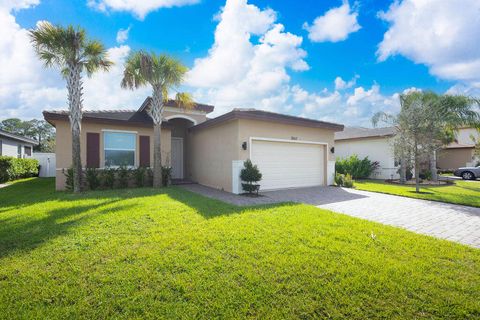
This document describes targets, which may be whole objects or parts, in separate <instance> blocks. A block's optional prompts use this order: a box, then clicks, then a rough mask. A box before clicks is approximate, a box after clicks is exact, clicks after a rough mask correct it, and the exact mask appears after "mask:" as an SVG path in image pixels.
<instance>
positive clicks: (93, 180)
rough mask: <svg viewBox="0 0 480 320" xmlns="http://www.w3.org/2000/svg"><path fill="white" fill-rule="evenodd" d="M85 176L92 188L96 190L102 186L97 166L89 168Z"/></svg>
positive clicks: (89, 186)
mask: <svg viewBox="0 0 480 320" xmlns="http://www.w3.org/2000/svg"><path fill="white" fill-rule="evenodd" d="M85 176H86V178H87V184H88V188H89V189H90V190H95V189H97V188H98V187H99V186H100V174H99V171H98V169H97V168H87V170H86V171H85Z"/></svg>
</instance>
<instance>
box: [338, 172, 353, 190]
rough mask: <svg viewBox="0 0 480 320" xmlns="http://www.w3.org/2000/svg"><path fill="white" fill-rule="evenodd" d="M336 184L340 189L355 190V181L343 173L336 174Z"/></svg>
mask: <svg viewBox="0 0 480 320" xmlns="http://www.w3.org/2000/svg"><path fill="white" fill-rule="evenodd" d="M335 184H336V185H337V186H339V187H345V188H353V179H352V176H351V175H350V174H349V173H347V174H342V173H338V172H337V173H335Z"/></svg>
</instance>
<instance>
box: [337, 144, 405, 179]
mask: <svg viewBox="0 0 480 320" xmlns="http://www.w3.org/2000/svg"><path fill="white" fill-rule="evenodd" d="M390 141H391V140H390V139H389V138H364V139H350V140H337V141H336V142H335V154H336V156H337V158H347V157H350V156H353V155H355V154H356V155H357V156H358V157H359V158H360V159H363V158H365V157H368V159H370V160H371V161H378V162H379V164H380V168H379V169H378V170H377V172H376V173H374V174H373V175H372V176H371V178H374V179H391V178H392V175H393V178H394V179H398V178H399V175H398V173H397V170H398V167H396V166H395V157H394V152H393V146H392V144H391V142H390Z"/></svg>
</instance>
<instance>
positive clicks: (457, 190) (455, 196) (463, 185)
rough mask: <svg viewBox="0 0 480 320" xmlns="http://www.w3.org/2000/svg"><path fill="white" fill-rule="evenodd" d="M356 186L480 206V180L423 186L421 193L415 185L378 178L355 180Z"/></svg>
mask: <svg viewBox="0 0 480 320" xmlns="http://www.w3.org/2000/svg"><path fill="white" fill-rule="evenodd" d="M355 188H356V189H358V190H365V191H373V192H380V193H388V194H394V195H398V196H403V197H409V198H418V199H426V200H433V201H441V202H448V203H455V204H463V205H466V206H472V207H480V182H473V181H455V182H454V184H453V185H443V186H430V187H423V186H422V187H421V188H420V193H416V192H415V186H402V185H398V184H391V183H386V182H383V181H378V180H358V181H355Z"/></svg>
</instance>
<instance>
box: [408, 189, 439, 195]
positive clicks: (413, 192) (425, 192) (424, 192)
mask: <svg viewBox="0 0 480 320" xmlns="http://www.w3.org/2000/svg"><path fill="white" fill-rule="evenodd" d="M407 192H408V193H411V194H435V193H434V192H429V191H421V190H420V191H418V192H417V191H415V190H409V191H407Z"/></svg>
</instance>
